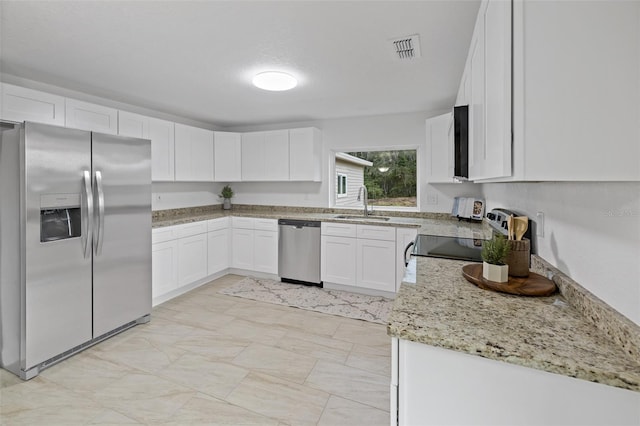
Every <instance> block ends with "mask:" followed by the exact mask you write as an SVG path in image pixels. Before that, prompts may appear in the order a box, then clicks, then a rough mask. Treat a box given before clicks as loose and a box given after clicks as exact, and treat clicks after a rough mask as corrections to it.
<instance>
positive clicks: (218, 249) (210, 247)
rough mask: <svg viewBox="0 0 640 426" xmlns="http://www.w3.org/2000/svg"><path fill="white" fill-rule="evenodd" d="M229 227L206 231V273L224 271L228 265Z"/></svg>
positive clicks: (211, 273)
mask: <svg viewBox="0 0 640 426" xmlns="http://www.w3.org/2000/svg"><path fill="white" fill-rule="evenodd" d="M229 247H230V244H229V229H226V228H225V229H218V230H215V231H209V233H207V259H208V261H207V273H208V274H209V275H213V274H216V273H218V272H220V271H224V270H225V269H227V268H228V267H229Z"/></svg>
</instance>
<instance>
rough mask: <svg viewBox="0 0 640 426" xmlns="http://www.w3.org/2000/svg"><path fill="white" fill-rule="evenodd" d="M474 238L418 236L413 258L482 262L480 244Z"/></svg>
mask: <svg viewBox="0 0 640 426" xmlns="http://www.w3.org/2000/svg"><path fill="white" fill-rule="evenodd" d="M483 241H485V240H481V239H476V238H459V237H443V236H439V235H422V234H420V235H418V236H417V237H416V240H415V245H414V246H413V253H412V254H413V255H414V256H425V257H440V258H443V259H456V260H469V261H473V262H482V257H481V256H480V252H481V251H482V242H483Z"/></svg>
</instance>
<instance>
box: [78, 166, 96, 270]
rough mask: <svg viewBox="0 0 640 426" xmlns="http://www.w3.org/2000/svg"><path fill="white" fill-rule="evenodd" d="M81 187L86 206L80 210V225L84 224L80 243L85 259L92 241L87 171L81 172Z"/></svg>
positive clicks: (91, 198)
mask: <svg viewBox="0 0 640 426" xmlns="http://www.w3.org/2000/svg"><path fill="white" fill-rule="evenodd" d="M82 186H83V188H84V201H85V203H86V205H87V207H86V209H80V210H81V214H82V213H83V212H84V214H83V217H82V223H83V224H84V227H83V228H84V229H83V231H84V232H82V241H83V253H84V258H85V259H87V258H89V257H91V247H92V240H93V193H92V192H91V173H90V172H89V170H85V171H83V172H82ZM83 207H84V206H83Z"/></svg>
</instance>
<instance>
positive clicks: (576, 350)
mask: <svg viewBox="0 0 640 426" xmlns="http://www.w3.org/2000/svg"><path fill="white" fill-rule="evenodd" d="M416 260H417V265H416V266H417V267H416V284H408V283H403V284H402V286H401V288H400V291H399V292H398V295H397V297H396V299H395V301H394V305H393V309H392V312H391V315H390V317H389V325H388V334H389V335H390V336H393V337H397V338H400V339H405V340H410V341H414V342H419V343H424V344H427V345H431V346H438V347H441V348H446V349H451V350H455V351H459V352H465V353H468V354H472V355H477V356H481V357H484V358H490V359H494V360H498V361H505V362H509V363H513V364H518V365H521V366H525V367H531V368H535V369H539V370H544V371H548V372H551V373H557V374H562V375H565V376H570V377H576V378H579V379H584V380H588V381H591V382H597V383H603V384H607V385H611V386H616V387H620V388H624V389H630V390H633V391H640V361H639V360H638V358H637V357H634V355H633V354H632V353H631V351H628V350H624V349H623V348H622V347H621V346H619V345H616V344H614V343H613V342H612V340H610V339H609V338H608V336H607V335H606V334H605V333H603V332H602V331H601V330H600V329H598V328H597V327H596V326H595V325H593V324H592V323H590V322H589V321H588V320H587V319H586V318H585V317H584V315H583V314H582V313H581V312H580V311H579V310H578V309H577V308H576V307H574V306H572V305H570V304H569V303H568V302H567V300H566V299H565V298H564V297H563V296H562V295H561V294H559V293H558V294H556V295H553V296H550V297H522V296H512V295H508V294H503V293H497V292H493V291H488V290H483V289H480V288H478V287H476V286H475V285H473V284H471V283H469V282H467V281H466V280H465V279H464V278H463V276H462V272H461V268H462V266H464V265H466V264H468V263H469V262H463V261H456V260H447V259H435V258H426V257H417V258H416Z"/></svg>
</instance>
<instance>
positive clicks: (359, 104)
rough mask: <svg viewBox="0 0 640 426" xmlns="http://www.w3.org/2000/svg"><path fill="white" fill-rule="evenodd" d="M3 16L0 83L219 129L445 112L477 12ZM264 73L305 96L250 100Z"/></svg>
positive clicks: (213, 8)
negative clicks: (19, 82)
mask: <svg viewBox="0 0 640 426" xmlns="http://www.w3.org/2000/svg"><path fill="white" fill-rule="evenodd" d="M0 4H1V6H0V7H1V9H0V13H1V19H2V22H1V29H0V31H1V33H0V36H1V44H0V48H1V50H0V55H1V63H0V67H1V68H0V71H1V72H3V73H6V74H10V75H14V76H19V77H22V78H27V79H31V80H36V81H40V82H43V83H48V84H53V85H57V86H61V87H63V88H67V89H73V90H78V91H81V92H85V93H88V94H91V95H95V96H101V97H106V98H109V99H113V100H115V101H120V102H126V103H130V104H134V105H139V106H141V107H146V108H151V109H155V110H159V111H163V112H167V113H172V114H176V115H181V116H185V117H189V118H192V119H195V120H200V121H204V122H209V123H212V124H216V125H219V126H223V127H224V126H241V125H247V124H262V123H275V122H294V121H306V120H316V119H329V118H340V117H351V116H363V115H377V114H392V113H402V112H414V111H425V112H429V111H440V110H443V109H446V108H450V107H451V106H452V105H453V102H454V98H455V94H456V92H457V88H458V83H459V81H460V78H461V75H462V70H463V68H464V61H465V59H466V54H467V50H468V48H469V42H470V39H471V33H472V31H473V25H474V22H475V16H476V14H477V11H478V7H479V0H444V1H435V0H434V1H286V2H285V1H279V2H276V1H252V2H249V1H237V0H236V1H198V2H192V1H161V2H156V1H50V2H35V1H7V0H2V1H1V3H0ZM416 33H417V34H419V35H420V39H421V45H422V49H421V50H422V57H421V58H419V59H414V60H412V61H408V62H400V61H397V60H395V59H394V58H393V55H392V49H391V47H390V46H391V45H390V42H389V40H390V39H392V38H397V37H402V36H407V35H412V34H416ZM268 69H281V70H285V71H289V72H290V73H292V74H293V75H295V76H296V77H297V78H298V79H299V85H298V87H297V88H295V89H294V90H291V91H289V92H265V91H262V90H260V89H257V88H255V87H253V86H252V85H251V78H252V76H253V75H254V74H255V73H257V72H259V71H264V70H268Z"/></svg>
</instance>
